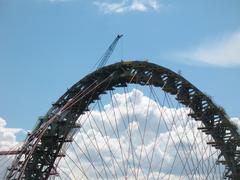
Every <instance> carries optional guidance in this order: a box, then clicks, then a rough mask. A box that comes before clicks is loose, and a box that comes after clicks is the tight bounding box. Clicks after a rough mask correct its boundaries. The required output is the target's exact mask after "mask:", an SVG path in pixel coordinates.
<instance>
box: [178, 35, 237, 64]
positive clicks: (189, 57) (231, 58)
mask: <svg viewBox="0 0 240 180" xmlns="http://www.w3.org/2000/svg"><path fill="white" fill-rule="evenodd" d="M175 56H176V57H177V58H180V59H183V60H185V61H186V62H190V63H191V62H194V63H204V64H209V65H214V66H223V67H234V66H240V31H237V32H233V33H231V34H227V35H224V36H222V37H218V38H216V39H215V40H209V41H207V42H204V43H201V44H200V45H198V46H196V47H195V48H192V49H189V50H185V51H183V52H180V53H175Z"/></svg>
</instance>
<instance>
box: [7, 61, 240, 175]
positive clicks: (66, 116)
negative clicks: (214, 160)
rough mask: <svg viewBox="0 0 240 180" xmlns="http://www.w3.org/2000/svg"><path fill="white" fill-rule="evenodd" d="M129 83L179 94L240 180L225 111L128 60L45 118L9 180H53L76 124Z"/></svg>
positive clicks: (83, 85)
mask: <svg viewBox="0 0 240 180" xmlns="http://www.w3.org/2000/svg"><path fill="white" fill-rule="evenodd" d="M128 83H135V84H140V85H153V86H156V87H160V88H162V90H163V91H165V92H167V93H170V94H172V95H176V99H177V101H179V102H180V103H182V104H184V105H185V106H188V107H189V108H191V109H192V111H193V113H191V114H189V116H191V117H193V118H194V119H195V120H199V121H202V123H203V124H204V127H199V128H198V129H199V130H201V131H202V132H204V133H206V134H209V135H211V136H212V138H213V139H214V142H208V144H209V145H212V146H214V147H215V148H217V149H219V150H220V151H221V154H220V155H219V159H220V158H221V157H224V161H219V163H223V164H224V165H225V167H226V173H225V177H226V178H228V179H235V180H236V179H239V177H240V176H239V174H240V135H239V134H238V132H237V127H236V126H235V125H233V124H232V123H231V122H230V121H229V118H228V116H227V115H226V113H225V112H224V110H223V108H221V107H218V106H217V105H215V104H214V102H213V101H212V100H211V99H210V98H209V97H208V96H206V95H205V94H204V93H202V92H201V91H200V90H199V89H198V88H196V87H195V86H194V85H193V84H191V83H190V82H189V81H187V80H186V79H185V78H183V77H182V76H181V75H179V74H176V73H174V72H173V71H171V70H169V69H167V68H164V67H162V66H159V65H156V64H153V63H149V62H147V61H122V62H119V63H115V64H112V65H109V66H105V67H103V68H101V69H98V70H96V71H94V72H92V73H90V74H89V75H87V76H85V77H84V78H83V79H81V80H80V81H79V82H77V83H76V84H74V85H73V86H72V87H71V88H70V89H69V90H67V92H66V93H65V94H64V95H63V96H61V97H60V98H59V100H58V101H57V102H56V103H54V104H53V106H52V107H51V109H50V110H49V111H48V112H47V114H46V115H45V116H44V117H42V118H40V119H39V122H38V124H37V126H36V127H35V129H34V130H33V132H32V134H31V135H30V136H28V138H27V140H26V142H25V144H24V145H23V148H22V151H21V153H20V154H19V155H18V156H17V157H16V159H15V160H14V162H13V164H12V166H11V168H9V172H8V173H7V179H47V178H48V177H49V176H50V175H51V174H53V173H55V172H54V169H55V167H54V162H55V160H56V158H57V157H59V156H60V157H61V156H63V155H64V154H62V152H61V149H62V147H63V144H64V143H67V142H71V138H72V136H73V135H74V133H75V130H76V128H81V125H80V124H76V120H77V119H78V117H79V116H80V115H81V114H83V113H84V112H85V111H88V105H89V104H90V103H93V102H94V101H95V100H97V99H98V98H100V97H99V96H100V95H101V94H103V93H104V92H105V91H108V90H111V89H113V88H114V87H125V86H127V84H128Z"/></svg>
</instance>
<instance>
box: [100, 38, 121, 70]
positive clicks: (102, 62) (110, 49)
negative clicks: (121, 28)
mask: <svg viewBox="0 0 240 180" xmlns="http://www.w3.org/2000/svg"><path fill="white" fill-rule="evenodd" d="M121 37H123V35H122V34H119V35H117V37H116V38H115V39H114V41H113V42H112V44H111V45H110V46H109V47H108V49H107V50H106V52H105V53H104V54H103V56H102V57H101V58H100V59H99V60H98V62H97V63H96V64H98V66H97V69H99V68H101V67H103V66H104V65H106V63H107V61H108V59H109V58H110V56H111V55H112V53H113V51H114V49H115V47H116V45H117V43H118V41H119V39H120V38H121Z"/></svg>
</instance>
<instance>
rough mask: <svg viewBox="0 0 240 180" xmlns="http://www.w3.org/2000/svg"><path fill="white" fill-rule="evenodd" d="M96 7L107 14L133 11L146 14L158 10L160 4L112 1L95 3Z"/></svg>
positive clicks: (154, 0)
mask: <svg viewBox="0 0 240 180" xmlns="http://www.w3.org/2000/svg"><path fill="white" fill-rule="evenodd" d="M94 5H96V6H98V7H99V8H100V10H101V11H102V12H104V13H106V14H111V13H124V12H131V11H138V12H146V11H149V10H155V11H156V10H158V9H159V8H160V6H161V5H160V3H159V1H158V0H119V1H117V2H112V1H104V2H103V1H95V2H94Z"/></svg>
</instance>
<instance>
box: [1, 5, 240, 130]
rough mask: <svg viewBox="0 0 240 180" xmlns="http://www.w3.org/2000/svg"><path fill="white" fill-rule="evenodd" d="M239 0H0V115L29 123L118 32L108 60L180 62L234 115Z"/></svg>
mask: <svg viewBox="0 0 240 180" xmlns="http://www.w3.org/2000/svg"><path fill="white" fill-rule="evenodd" d="M239 8H240V1H238V0H222V1H219V0H218V1H217V0H211V1H209V0H198V1H191V0H181V1H176V0H175V1H173V0H101V1H100V0H96V1H95V0H92V1H91V0H21V1H19V0H0V117H2V118H3V119H5V120H6V121H7V126H8V127H16V128H23V129H32V127H33V126H34V124H35V123H36V120H37V118H38V116H41V115H44V114H45V113H46V111H47V110H48V109H49V108H50V106H51V102H54V101H56V100H57V99H58V98H59V97H60V96H61V95H62V94H63V93H64V92H65V91H66V89H67V88H69V87H70V86H71V85H72V84H74V83H75V82H76V81H78V80H79V79H81V78H82V77H83V76H84V75H86V74H87V73H89V72H90V71H91V70H92V67H93V65H94V64H95V63H96V61H97V60H98V59H99V57H100V56H101V55H102V54H103V52H104V51H105V50H106V48H107V47H108V46H109V44H110V43H111V42H112V40H113V39H114V38H115V36H116V35H117V34H118V33H122V34H124V38H123V39H122V40H121V42H120V43H119V44H118V46H117V48H116V50H115V52H114V54H113V55H112V57H111V59H110V62H109V63H114V62H117V61H119V60H120V59H133V60H135V59H137V60H141V59H149V61H151V62H154V63H157V64H159V65H162V66H166V67H168V68H170V69H172V70H174V71H179V70H181V72H182V74H183V76H184V77H185V78H186V79H188V80H189V81H190V82H192V83H193V84H194V85H195V86H197V87H198V88H199V89H201V90H202V91H203V92H206V93H207V94H209V95H210V96H212V97H213V99H214V100H215V102H216V103H217V104H219V105H221V106H223V107H224V108H225V109H226V111H227V113H228V114H229V115H230V116H231V117H239V116H240V111H239V104H238V103H239V100H240V94H239V92H240V84H239V80H238V79H239V78H240V51H239V49H240V23H239V17H240V11H239Z"/></svg>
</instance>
